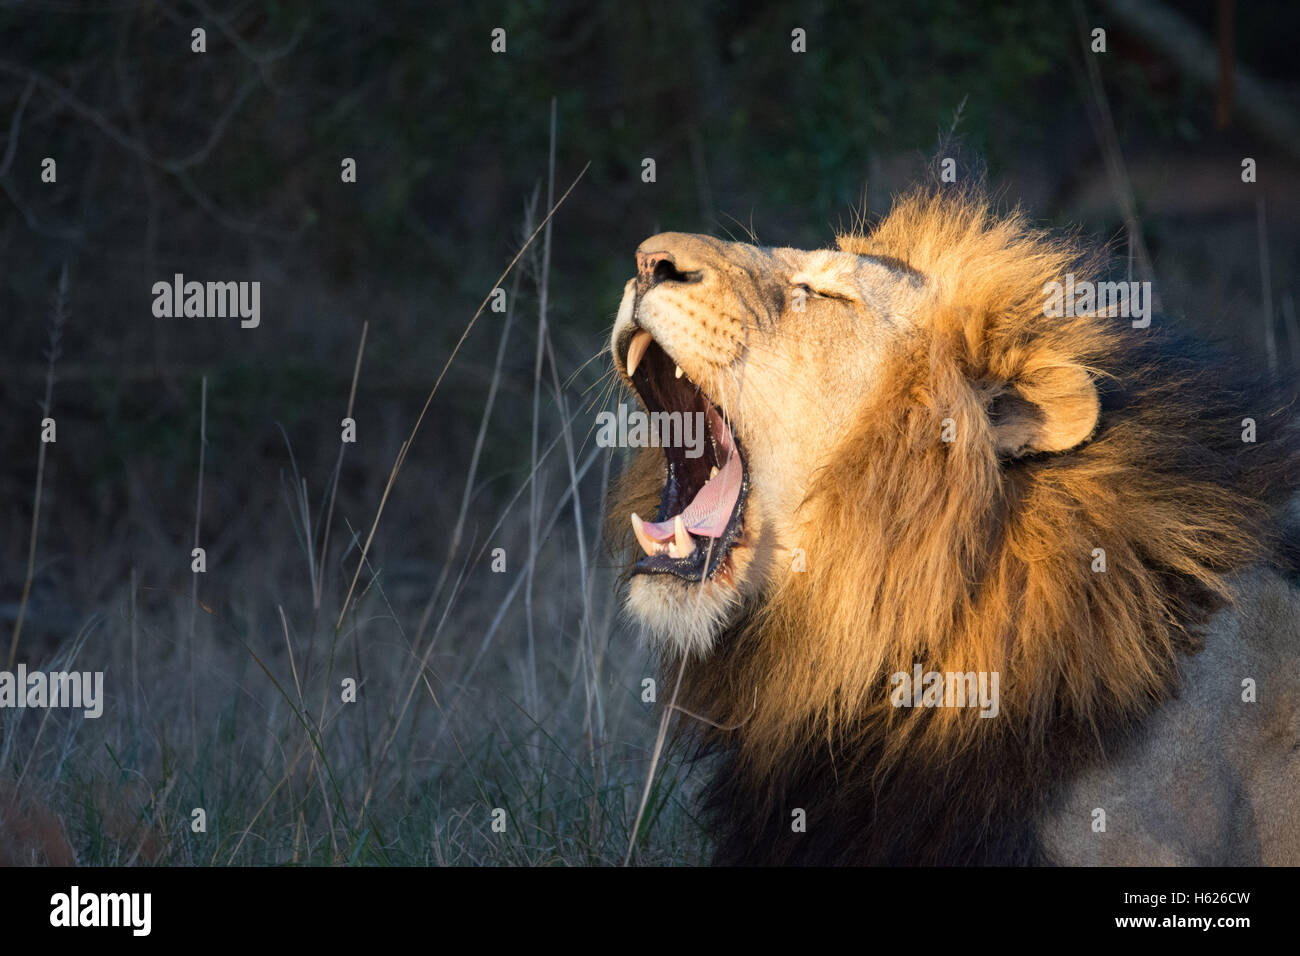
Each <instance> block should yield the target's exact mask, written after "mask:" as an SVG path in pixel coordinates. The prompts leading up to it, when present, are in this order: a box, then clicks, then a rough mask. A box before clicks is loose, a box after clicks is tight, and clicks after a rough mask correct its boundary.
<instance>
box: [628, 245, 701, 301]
mask: <svg viewBox="0 0 1300 956" xmlns="http://www.w3.org/2000/svg"><path fill="white" fill-rule="evenodd" d="M709 252H710V249H709V247H708V244H707V240H705V239H704V238H703V237H701V236H692V235H688V234H686V233H677V232H663V233H660V234H659V235H657V236H651V237H650V238H649V239H647V240H646V241H645V242H643V243H641V245H640V247H639V248H638V249H637V251H636V274H637V285H638V287H640V289H641V291H642V292H643V293H644V292H645V291H646V290H648V289H650V288H652V287H654V286H657V285H660V284H661V283H664V282H699V281H700V280H701V279H703V278H704V275H705V272H706V271H707V269H706V266H705V260H706V259H707V258H708V257H709Z"/></svg>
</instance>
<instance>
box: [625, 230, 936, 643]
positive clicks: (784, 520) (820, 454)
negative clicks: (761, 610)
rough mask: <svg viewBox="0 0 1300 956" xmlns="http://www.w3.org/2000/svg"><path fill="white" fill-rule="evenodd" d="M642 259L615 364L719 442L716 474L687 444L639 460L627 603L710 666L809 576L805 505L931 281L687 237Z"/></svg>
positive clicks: (713, 448)
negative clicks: (791, 580) (789, 583)
mask: <svg viewBox="0 0 1300 956" xmlns="http://www.w3.org/2000/svg"><path fill="white" fill-rule="evenodd" d="M637 264H638V276H637V278H636V279H632V280H629V282H628V283H627V285H626V287H625V290H624V295H623V301H622V304H621V306H620V308H619V313H618V318H617V320H616V322H615V325H614V330H613V334H612V336H611V349H612V352H613V357H614V364H615V367H616V369H617V370H618V371H619V373H620V374H621V375H622V376H623V378H624V381H625V382H626V383H627V384H629V385H630V386H631V388H632V390H633V392H634V393H635V394H636V395H637V397H638V399H639V400H640V401H641V404H642V405H643V406H645V409H646V411H648V412H650V413H654V412H662V411H665V410H668V411H674V410H680V411H684V412H685V413H687V414H696V413H698V414H700V415H702V416H703V420H704V421H706V422H707V423H708V439H709V440H708V442H707V445H706V449H705V451H704V454H703V460H704V464H703V465H701V464H699V463H698V461H697V462H692V461H691V460H689V459H687V458H686V457H685V451H684V450H683V449H680V448H665V449H663V450H660V449H658V448H648V449H646V450H644V451H642V452H641V455H642V456H645V460H643V461H641V462H640V463H639V464H640V465H641V466H643V469H642V470H643V472H644V475H645V482H644V486H643V487H640V488H638V489H637V490H636V492H634V495H633V497H634V498H635V500H636V501H638V502H640V504H639V507H640V508H641V514H640V515H638V516H637V517H635V518H631V523H632V525H633V527H634V529H635V530H636V536H637V540H638V542H639V544H640V549H639V550H638V552H637V553H638V559H637V560H636V562H635V563H634V565H633V567H632V577H631V581H630V583H629V587H628V590H627V596H626V606H627V610H628V611H629V613H630V614H631V616H632V617H633V619H634V620H636V621H637V622H639V624H640V625H641V626H642V627H643V628H644V630H645V631H646V632H647V634H648V635H649V636H650V637H651V639H652V640H654V641H656V642H659V643H661V644H663V645H666V646H668V647H671V648H674V649H676V650H678V651H680V652H683V653H686V654H693V655H703V654H705V653H707V652H708V651H709V650H710V648H711V647H712V646H713V642H714V641H715V639H716V638H717V637H718V635H719V634H720V633H721V632H722V631H723V630H724V629H725V628H726V627H727V626H728V625H730V624H733V623H735V622H736V621H737V620H738V619H739V618H740V617H741V616H742V615H743V614H744V613H745V610H746V608H747V607H748V606H752V605H754V604H757V603H759V602H760V601H761V599H762V597H763V596H764V595H765V594H767V593H769V592H770V591H771V590H772V589H773V588H775V587H776V586H777V585H779V583H780V581H781V580H782V579H783V577H784V576H785V575H787V574H790V573H798V571H799V570H801V567H802V564H803V562H804V561H805V560H806V553H807V550H808V549H809V547H811V546H812V545H813V543H814V541H813V536H814V535H815V533H816V529H810V528H805V527H803V526H802V525H801V521H800V516H799V507H800V504H801V503H802V502H803V500H804V498H805V496H806V494H807V492H808V489H809V487H810V485H811V484H812V482H813V481H814V480H815V475H816V472H817V470H818V468H819V467H820V466H821V465H822V463H824V462H825V461H826V460H827V458H828V456H829V455H831V454H833V452H834V449H835V446H836V444H837V443H838V441H839V440H840V439H841V438H842V437H843V435H844V434H846V433H847V431H848V429H849V424H850V422H851V421H852V417H853V414H854V411H855V409H856V408H857V407H858V406H859V404H861V403H862V402H863V401H864V400H865V399H866V397H867V396H868V394H869V390H870V387H871V383H872V381H873V371H874V370H875V369H876V368H877V366H878V365H879V363H880V362H881V361H882V360H883V357H884V356H885V354H886V353H887V351H888V350H889V349H890V348H891V346H892V345H893V344H894V343H895V342H897V341H898V340H899V339H900V338H901V333H902V331H903V330H904V329H905V328H907V326H908V319H907V318H906V316H907V315H908V314H910V311H911V310H910V306H911V304H912V300H913V299H914V297H915V296H916V295H918V294H919V289H920V285H921V283H920V282H919V279H918V277H917V276H915V275H914V274H911V273H909V272H907V271H906V270H900V269H898V268H896V267H894V266H892V265H890V264H887V263H882V262H879V261H877V260H874V259H872V258H870V257H862V256H857V255H853V254H851V253H847V252H838V251H814V252H806V251H800V250H794V249H761V248H758V247H755V246H751V245H746V244H743V243H729V242H722V241H719V240H716V239H712V238H709V237H705V236H694V235H686V234H682V233H664V234H661V235H657V236H653V237H651V238H650V239H647V240H646V241H645V242H643V243H642V244H641V246H640V248H639V249H638V252H637ZM629 365H631V366H632V374H629ZM733 456H735V457H736V461H732V460H731V459H732V457H733ZM714 468H717V469H718V472H717V473H716V474H713V476H712V477H710V476H709V475H710V472H711V471H712V469H714ZM652 486H653V487H652ZM706 505H708V506H710V507H706ZM656 508H657V511H656V512H655V513H654V514H649V513H648V512H650V511H652V510H654V509H656ZM633 513H634V514H635V509H633ZM679 516H681V517H683V518H685V521H682V522H680V525H681V526H680V527H678V525H679V522H678V521H676V520H675V519H677V518H678V517H679ZM629 518H630V516H629V515H624V516H623V520H629ZM683 554H685V555H687V556H688V557H685V558H684V557H683Z"/></svg>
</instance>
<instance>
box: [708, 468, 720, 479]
mask: <svg viewBox="0 0 1300 956" xmlns="http://www.w3.org/2000/svg"><path fill="white" fill-rule="evenodd" d="M716 477H718V466H717V465H714V466H713V467H712V468H710V469H709V481H712V480H713V479H714V478H716Z"/></svg>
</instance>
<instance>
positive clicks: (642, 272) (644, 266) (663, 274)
mask: <svg viewBox="0 0 1300 956" xmlns="http://www.w3.org/2000/svg"><path fill="white" fill-rule="evenodd" d="M636 268H637V279H638V280H639V282H640V285H641V287H642V288H643V289H648V288H650V287H652V286H656V285H659V284H660V283H663V282H698V281H700V279H701V278H702V273H701V272H700V271H699V270H695V271H692V272H683V271H682V270H681V269H678V268H677V260H676V258H675V257H674V256H673V254H672V253H671V252H638V253H637V254H636Z"/></svg>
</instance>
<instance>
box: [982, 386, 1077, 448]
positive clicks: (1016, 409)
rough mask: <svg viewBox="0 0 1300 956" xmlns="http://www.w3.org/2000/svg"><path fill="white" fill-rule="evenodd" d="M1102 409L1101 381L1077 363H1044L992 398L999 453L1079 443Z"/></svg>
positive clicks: (990, 409) (992, 418)
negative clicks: (1098, 385)
mask: <svg viewBox="0 0 1300 956" xmlns="http://www.w3.org/2000/svg"><path fill="white" fill-rule="evenodd" d="M1100 414H1101V402H1100V400H1099V399H1098V397H1097V387H1096V386H1095V385H1094V384H1093V382H1092V378H1091V377H1090V376H1089V375H1088V373H1087V371H1085V370H1084V369H1082V368H1080V367H1079V366H1077V365H1050V366H1044V367H1043V368H1040V369H1038V370H1036V371H1034V372H1032V373H1030V374H1028V375H1025V376H1023V377H1020V378H1017V380H1016V381H1015V382H1014V383H1012V384H1011V385H1010V387H1009V388H1007V389H1006V390H1004V391H1002V392H1000V393H999V394H997V395H996V396H995V397H994V398H993V400H992V401H991V402H990V403H989V418H990V420H991V422H992V425H993V433H994V435H995V436H996V442H997V449H998V454H1000V455H1004V456H1008V457H1019V456H1021V455H1030V454H1033V453H1035V452H1056V451H1066V450H1068V449H1070V448H1073V447H1074V446H1075V445H1078V444H1080V443H1081V442H1083V441H1084V440H1085V439H1087V438H1088V436H1089V435H1091V434H1092V432H1093V429H1094V428H1096V427H1097V419H1098V417H1099V416H1100Z"/></svg>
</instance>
